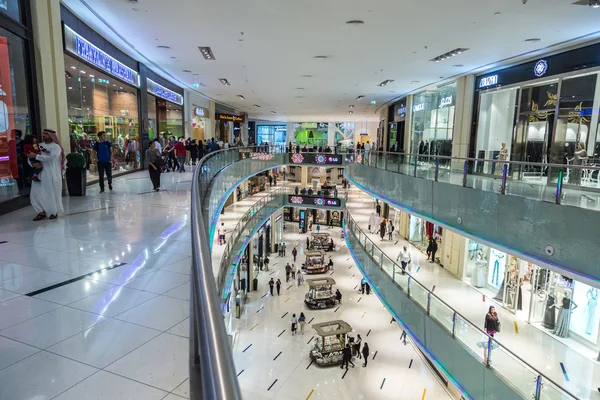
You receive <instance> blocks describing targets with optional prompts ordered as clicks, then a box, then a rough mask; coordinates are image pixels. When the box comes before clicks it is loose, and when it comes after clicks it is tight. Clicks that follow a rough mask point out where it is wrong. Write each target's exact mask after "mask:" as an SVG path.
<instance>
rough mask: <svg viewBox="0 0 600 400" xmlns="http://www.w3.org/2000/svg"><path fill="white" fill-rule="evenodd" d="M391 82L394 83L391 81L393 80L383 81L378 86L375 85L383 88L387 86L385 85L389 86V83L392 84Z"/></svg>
mask: <svg viewBox="0 0 600 400" xmlns="http://www.w3.org/2000/svg"><path fill="white" fill-rule="evenodd" d="M392 82H394V80H393V79H386V80H385V81H383V82H381V83H380V84H379V85H377V86H379V87H384V86H387V85H389V84H390V83H392Z"/></svg>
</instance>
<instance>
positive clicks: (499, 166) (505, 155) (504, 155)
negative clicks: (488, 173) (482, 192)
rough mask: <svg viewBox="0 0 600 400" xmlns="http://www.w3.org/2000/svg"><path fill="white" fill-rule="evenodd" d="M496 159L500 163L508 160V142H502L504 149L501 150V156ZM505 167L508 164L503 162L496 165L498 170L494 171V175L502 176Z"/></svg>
mask: <svg viewBox="0 0 600 400" xmlns="http://www.w3.org/2000/svg"><path fill="white" fill-rule="evenodd" d="M496 158H497V159H498V160H499V161H506V160H508V148H507V147H506V142H502V148H501V149H500V154H498V155H497V156H496ZM504 165H506V164H505V163H503V162H499V163H498V164H496V168H495V169H494V175H502V170H503V169H504Z"/></svg>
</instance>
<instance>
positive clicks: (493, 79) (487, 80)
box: [479, 75, 498, 89]
mask: <svg viewBox="0 0 600 400" xmlns="http://www.w3.org/2000/svg"><path fill="white" fill-rule="evenodd" d="M497 84H498V75H490V76H486V77H483V78H481V80H480V81H479V89H483V88H486V87H490V86H495V85H497Z"/></svg>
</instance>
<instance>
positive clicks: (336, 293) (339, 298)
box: [335, 289, 342, 304]
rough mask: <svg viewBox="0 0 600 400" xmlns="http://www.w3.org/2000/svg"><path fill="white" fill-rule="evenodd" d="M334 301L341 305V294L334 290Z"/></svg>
mask: <svg viewBox="0 0 600 400" xmlns="http://www.w3.org/2000/svg"><path fill="white" fill-rule="evenodd" d="M335 299H336V300H337V301H338V304H342V292H340V290H339V289H335Z"/></svg>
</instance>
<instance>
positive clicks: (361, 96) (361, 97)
mask: <svg viewBox="0 0 600 400" xmlns="http://www.w3.org/2000/svg"><path fill="white" fill-rule="evenodd" d="M364 98H365V96H363V95H362V94H361V95H360V96H358V97H357V98H356V100H362V99H364Z"/></svg>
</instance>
